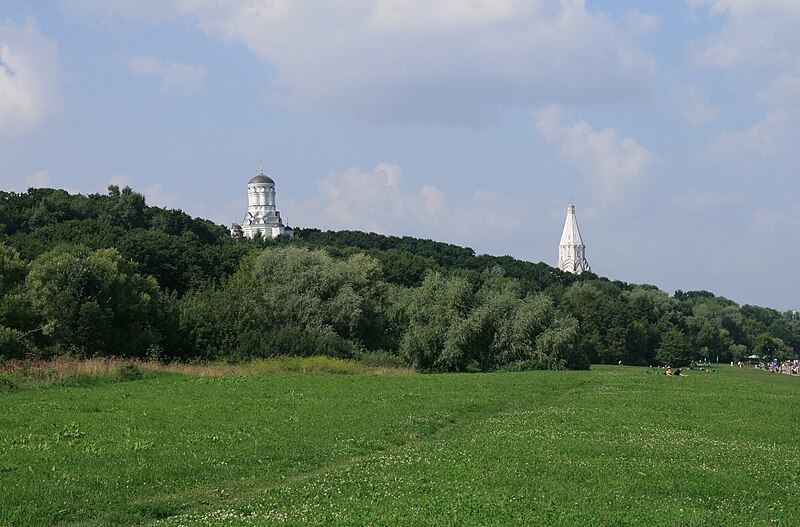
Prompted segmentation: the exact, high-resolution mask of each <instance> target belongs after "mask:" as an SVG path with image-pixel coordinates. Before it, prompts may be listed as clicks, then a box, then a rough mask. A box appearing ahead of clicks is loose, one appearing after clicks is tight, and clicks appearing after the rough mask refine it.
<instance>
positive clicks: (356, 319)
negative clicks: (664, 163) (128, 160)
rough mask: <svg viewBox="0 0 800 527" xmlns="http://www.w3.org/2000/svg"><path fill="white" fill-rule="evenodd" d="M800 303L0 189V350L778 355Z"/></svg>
mask: <svg viewBox="0 0 800 527" xmlns="http://www.w3.org/2000/svg"><path fill="white" fill-rule="evenodd" d="M797 350H800V316H798V314H797V313H796V312H786V313H781V312H779V311H776V310H774V309H769V308H764V307H757V306H751V305H744V306H739V305H737V304H736V303H734V302H732V301H730V300H728V299H726V298H723V297H719V296H715V295H713V294H711V293H709V292H707V291H688V292H683V291H677V292H675V294H674V295H673V296H670V295H668V294H667V293H665V292H663V291H660V290H659V289H658V288H657V287H655V286H651V285H634V284H627V283H623V282H619V281H610V280H608V279H605V278H602V277H599V276H597V275H595V274H592V273H584V274H581V275H578V276H575V275H572V274H569V273H563V272H561V271H560V270H558V269H555V268H553V267H551V266H549V265H547V264H544V263H530V262H525V261H521V260H517V259H515V258H512V257H510V256H490V255H476V254H475V253H474V251H473V250H472V249H469V248H464V247H457V246H455V245H450V244H446V243H440V242H434V241H430V240H421V239H416V238H411V237H402V238H400V237H393V236H383V235H378V234H374V233H363V232H353V231H343V232H322V231H320V230H317V229H297V230H296V231H295V239H288V238H285V237H280V238H278V239H275V240H269V239H260V238H256V239H253V240H234V239H232V238H231V237H230V235H229V233H228V230H227V229H226V228H224V227H222V226H219V225H215V224H214V223H212V222H209V221H207V220H202V219H198V218H191V217H190V216H188V215H187V214H185V213H183V212H181V211H178V210H168V209H163V208H158V207H151V206H148V205H147V204H146V202H145V198H144V196H143V195H141V194H139V193H136V192H134V191H133V190H131V189H130V188H127V187H126V188H124V189H120V188H119V187H116V186H111V187H109V189H108V193H107V194H105V195H102V194H92V195H88V196H84V195H71V194H69V193H67V192H66V191H63V190H54V189H29V190H28V192H26V193H14V192H0V360H5V359H12V358H25V357H36V358H50V357H55V356H59V355H67V354H68V355H71V356H76V357H92V356H120V357H138V358H150V359H153V360H165V361H171V360H179V361H192V360H202V361H206V360H209V361H211V360H228V361H240V360H247V359H250V358H254V357H269V356H277V355H317V354H325V355H331V356H336V357H345V358H355V359H361V360H372V361H385V362H387V363H392V364H407V365H410V366H412V367H414V368H416V369H417V370H419V371H465V370H483V371H487V370H495V369H526V368H544V369H565V368H586V367H588V365H589V364H590V363H598V362H599V363H617V362H618V361H623V363H625V364H656V363H661V364H664V363H670V364H674V365H682V364H686V363H688V362H689V361H691V360H694V359H703V358H708V359H711V360H715V359H716V358H717V357H718V358H719V360H720V361H731V360H738V359H740V358H743V357H746V356H748V355H750V354H753V353H755V354H757V355H759V356H766V357H774V358H778V359H784V358H794V357H796V356H797Z"/></svg>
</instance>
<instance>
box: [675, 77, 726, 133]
mask: <svg viewBox="0 0 800 527" xmlns="http://www.w3.org/2000/svg"><path fill="white" fill-rule="evenodd" d="M675 98H676V99H677V105H678V109H679V111H680V114H681V117H682V118H683V120H684V121H686V122H688V123H691V124H706V123H709V122H711V121H714V120H716V119H717V118H718V117H719V107H718V106H716V105H714V104H713V103H711V101H709V99H708V96H707V95H706V93H705V91H704V90H703V89H702V88H701V87H699V86H697V85H692V84H685V85H683V86H678V87H677V89H676V90H675Z"/></svg>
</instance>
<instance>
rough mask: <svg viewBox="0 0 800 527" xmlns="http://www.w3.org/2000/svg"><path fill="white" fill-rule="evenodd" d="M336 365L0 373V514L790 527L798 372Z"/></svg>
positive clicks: (799, 518) (197, 521) (67, 521)
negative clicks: (41, 377)
mask: <svg viewBox="0 0 800 527" xmlns="http://www.w3.org/2000/svg"><path fill="white" fill-rule="evenodd" d="M344 370H345V371H342V372H340V373H344V374H341V375H333V374H314V373H289V374H286V373H269V369H268V368H262V369H261V370H259V369H258V368H255V369H253V371H245V372H242V371H227V372H225V374H224V375H210V374H203V372H191V371H186V372H176V371H167V370H163V369H162V370H153V371H149V370H148V371H144V372H143V373H142V375H121V376H114V377H105V378H103V377H102V376H100V377H99V380H97V379H96V380H95V381H91V379H92V377H91V376H89V377H85V376H84V377H82V380H81V381H80V382H57V383H49V384H42V385H40V386H39V385H19V384H18V385H16V386H12V384H13V383H12V382H11V381H9V382H7V383H6V384H7V385H8V386H7V389H5V390H2V391H0V504H2V506H0V525H13V526H18V525H19V526H21V525H26V526H27V525H36V526H45V525H59V526H73V525H91V526H100V525H159V526H200V525H226V526H227V525H242V526H244V525H498V526H499V525H582V526H594V525H597V526H600V525H603V526H608V525H620V526H621V525H646V526H662V525H663V526H695V525H709V526H759V527H766V526H786V527H789V526H796V525H800V504H799V503H798V499H797V497H798V496H800V405H799V404H798V399H799V396H800V379H798V378H796V377H795V378H790V377H788V376H783V375H774V374H769V373H765V372H760V371H754V370H749V369H739V368H731V367H729V366H723V367H722V370H721V373H720V374H719V375H718V376H717V375H714V374H710V373H707V372H689V376H688V377H684V378H671V377H666V376H664V375H663V374H662V375H657V374H656V373H654V371H655V370H652V369H650V368H635V367H617V366H598V367H593V368H592V369H591V370H590V371H569V372H546V371H533V372H519V373H502V372H498V373H481V374H440V375H420V374H402V375H401V374H398V375H379V374H375V373H352V372H350V371H349V370H347V368H345V369H344ZM264 371H267V373H264ZM354 371H360V370H357V369H356V370H354ZM12 380H13V379H12Z"/></svg>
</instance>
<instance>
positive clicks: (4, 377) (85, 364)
mask: <svg viewBox="0 0 800 527" xmlns="http://www.w3.org/2000/svg"><path fill="white" fill-rule="evenodd" d="M411 371H412V370H410V369H408V368H400V367H389V366H375V365H370V364H363V363H360V362H356V361H352V360H342V359H336V358H331V357H323V356H313V357H276V358H271V359H256V360H253V361H250V362H246V363H240V364H229V363H225V362H212V363H179V362H173V363H168V364H166V363H161V362H157V361H143V360H131V359H111V358H94V359H75V358H70V357H60V358H57V359H54V360H50V361H43V360H9V361H6V362H2V363H0V392H2V391H16V390H25V389H35V388H44V387H47V386H53V385H62V386H64V385H74V384H91V383H97V382H115V381H126V380H136V379H139V378H142V377H145V376H148V375H152V374H155V373H175V374H182V375H195V376H200V377H221V376H228V375H258V374H268V373H270V374H295V373H327V374H393V373H411Z"/></svg>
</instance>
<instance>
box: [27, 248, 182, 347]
mask: <svg viewBox="0 0 800 527" xmlns="http://www.w3.org/2000/svg"><path fill="white" fill-rule="evenodd" d="M27 289H28V291H29V294H30V295H31V302H32V304H33V306H34V307H35V308H36V310H37V311H38V312H39V313H40V314H41V316H42V318H43V320H44V327H43V333H44V335H45V336H46V337H47V338H48V339H49V344H50V345H51V346H52V348H53V350H54V352H56V353H76V354H78V355H83V356H91V355H96V354H98V355H113V356H144V355H145V354H146V351H147V349H148V348H149V347H150V346H153V345H160V344H161V341H162V336H163V334H164V333H165V332H166V331H167V328H169V327H171V326H172V325H173V324H174V322H176V321H174V320H170V319H169V314H170V310H169V309H167V306H166V305H165V302H164V299H163V297H162V295H161V291H160V289H159V288H158V285H157V284H156V282H155V280H153V279H152V278H146V277H143V276H141V275H139V274H137V273H135V272H134V270H133V268H132V266H131V265H130V263H129V262H127V261H126V260H124V259H123V258H122V256H121V255H120V254H119V252H117V250H116V249H101V250H96V251H90V250H88V249H86V248H84V247H60V248H57V249H54V250H53V251H51V252H49V253H46V254H44V255H42V256H40V257H39V258H37V259H36V260H35V261H34V262H33V263H32V265H31V271H30V273H29V274H28V277H27Z"/></svg>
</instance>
